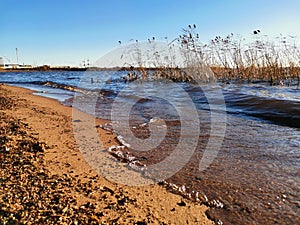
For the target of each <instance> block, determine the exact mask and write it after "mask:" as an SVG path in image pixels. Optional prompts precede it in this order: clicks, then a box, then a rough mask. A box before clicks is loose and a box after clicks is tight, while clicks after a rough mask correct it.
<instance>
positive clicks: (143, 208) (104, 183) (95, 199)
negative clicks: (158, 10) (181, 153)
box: [0, 85, 214, 224]
mask: <svg viewBox="0 0 300 225" xmlns="http://www.w3.org/2000/svg"><path fill="white" fill-rule="evenodd" d="M0 96H1V98H2V100H1V101H2V107H1V115H2V117H3V118H6V120H5V119H4V120H3V121H10V120H14V121H16V123H19V124H20V125H18V127H20V129H21V128H22V138H24V139H26V138H27V139H28V138H29V139H30V140H31V141H32V140H36V141H37V142H38V143H39V146H42V147H41V148H43V154H41V155H38V156H37V154H36V153H32V152H31V153H30V154H31V155H32V157H31V158H32V160H33V161H34V162H33V163H32V164H33V165H34V168H37V170H42V171H46V172H44V173H46V174H47V176H46V177H47V178H45V176H44V177H43V178H42V179H45V180H46V181H42V182H39V188H44V187H43V185H46V184H52V183H51V182H52V180H53V179H54V178H55V179H56V180H57V181H56V182H58V183H59V182H62V184H63V185H58V186H56V188H54V189H53V188H52V186H51V185H50V186H49V188H50V189H49V194H48V197H49V198H50V199H52V196H55V195H56V193H60V195H61V198H62V200H61V201H60V203H59V204H60V205H59V207H56V208H55V207H53V206H52V205H51V204H52V202H53V199H52V200H51V201H50V200H49V204H46V203H47V201H48V200H43V197H42V196H43V195H40V196H38V198H41V199H40V200H39V201H38V202H43V201H45V205H44V206H42V205H39V203H38V202H34V203H33V205H34V206H32V207H36V209H39V210H41V209H40V208H43V207H44V208H45V209H43V210H46V211H47V207H48V208H49V207H50V208H51V211H49V210H48V211H49V212H50V213H48V214H45V213H44V214H34V215H35V216H33V219H32V220H34V221H41V219H40V218H43V219H44V221H48V222H46V223H49V224H51V222H50V221H54V222H52V223H61V224H72V223H73V224H81V223H82V224H85V223H94V224H214V223H213V222H212V221H211V220H209V219H208V218H207V216H206V215H205V211H206V210H207V209H208V208H207V206H204V205H200V204H199V203H195V202H192V201H190V200H188V199H185V198H183V197H182V196H179V195H176V194H173V193H171V192H169V191H168V190H166V189H165V188H164V187H163V186H160V185H158V184H151V185H146V186H139V187H136V186H128V185H122V184H116V183H114V182H111V181H109V180H108V179H106V178H104V177H102V176H101V174H99V173H97V172H95V170H94V169H93V168H92V167H91V166H90V164H89V163H87V162H86V160H85V159H84V157H83V156H82V154H81V152H80V151H79V149H78V147H77V144H76V140H75V138H74V133H73V126H72V120H73V118H72V108H71V107H67V106H63V105H61V104H60V103H59V102H57V101H55V100H53V99H48V98H44V97H41V96H37V95H34V94H32V91H30V90H27V89H23V88H18V87H12V86H6V85H1V86H0ZM9 101H11V102H9ZM81 115H82V116H84V117H85V118H89V117H90V116H89V115H85V114H83V113H82V114H81ZM96 122H97V124H98V125H99V124H104V123H106V122H107V121H104V120H97V121H96ZM7 124H9V122H7ZM7 124H6V125H7ZM3 126H4V125H3ZM23 130H24V132H25V134H24V132H23ZM97 131H98V134H99V137H100V138H101V141H102V143H103V144H104V147H105V148H108V147H110V146H112V145H118V144H119V143H118V142H117V140H116V139H115V136H114V135H113V134H112V133H110V132H108V131H106V130H103V129H101V128H98V129H97ZM9 134H10V135H11V132H10V133H9ZM27 134H28V135H27ZM26 135H27V136H26ZM15 136H16V135H15ZM16 143H17V142H16ZM18 143H19V142H18ZM12 148H13V147H12ZM3 151H4V150H3ZM10 154H13V153H10ZM30 154H29V155H30ZM0 156H1V155H0ZM4 156H5V157H7V156H6V155H4ZM5 157H4V158H3V157H2V160H5ZM41 157H42V160H40V158H41ZM0 159H1V158H0ZM10 160H12V158H10ZM4 169H5V168H4ZM2 170H3V168H2ZM2 172H3V171H2ZM133 173H134V172H133ZM37 174H39V173H37ZM26 176H27V175H26ZM37 176H40V175H37ZM127 179H128V178H127ZM49 180H50V181H51V182H50V181H49ZM5 182H8V181H5ZM18 182H21V183H22V182H24V181H23V180H19V181H18ZM26 182H28V181H26ZM51 188H52V189H51ZM44 189H47V188H44ZM44 189H43V190H44ZM2 191H3V193H2V194H1V195H0V196H1V197H2V200H3V198H5V197H6V198H7V193H4V189H3V190H2ZM45 196H47V194H46V195H45ZM64 199H73V200H72V201H71V200H64ZM0 201H1V199H0ZM22 201H23V200H20V199H19V200H18V198H17V199H12V200H10V204H9V205H8V206H5V207H6V208H3V207H4V206H3V205H0V206H1V207H2V209H1V210H2V211H1V212H2V215H1V213H0V217H1V216H2V217H3V218H4V216H6V217H8V215H9V213H13V214H14V215H19V217H16V216H15V217H14V218H15V220H16V221H18V222H20V221H21V222H24V221H27V222H28V221H30V218H29V217H30V216H28V215H27V214H24V213H23V214H22V213H20V212H19V211H20V210H21V211H22V210H23V212H24V211H26V210H27V209H26V207H27V205H26V206H24V205H23V206H22ZM16 204H17V206H18V207H15V208H13V207H12V205H13V206H15V205H16ZM35 204H36V205H35ZM27 208H28V207H27ZM57 208H59V209H57ZM3 209H5V210H6V211H5V210H3ZM25 209H26V210H25ZM18 210H19V211H18ZM43 210H42V211H41V212H43ZM57 210H60V211H57ZM35 211H37V210H35ZM3 212H5V213H6V214H5V213H3ZM38 212H40V211H38ZM18 213H19V214H18ZM44 217H45V218H44ZM6 219H7V218H6ZM37 219H40V220H37ZM34 223H37V222H33V224H34Z"/></svg>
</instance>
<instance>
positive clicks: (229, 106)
mask: <svg viewBox="0 0 300 225" xmlns="http://www.w3.org/2000/svg"><path fill="white" fill-rule="evenodd" d="M125 75H126V74H124V72H120V71H118V72H89V73H86V74H83V73H82V72H43V73H41V72H34V73H33V72H31V73H26V72H24V73H2V74H1V75H0V82H4V83H11V84H13V85H18V86H23V87H27V88H30V89H34V90H36V91H37V94H39V95H44V96H47V97H52V98H55V99H58V100H60V101H62V102H63V103H64V104H69V105H71V104H72V97H73V95H74V92H75V91H77V93H78V94H77V95H78V96H79V98H78V101H82V104H83V105H86V103H87V102H86V101H90V100H91V99H90V98H89V97H86V96H91V95H89V94H88V95H87V93H90V94H95V93H96V95H95V96H97V97H96V100H97V104H96V106H97V107H96V110H95V109H93V108H92V109H89V108H84V109H82V110H85V111H87V112H89V113H92V114H96V115H97V116H98V117H101V118H105V119H111V112H112V107H113V105H112V104H113V103H114V102H115V101H116V99H117V100H118V101H119V103H120V105H121V106H122V104H123V105H124V106H125V105H131V106H132V107H131V110H130V116H129V126H130V127H129V129H130V130H131V132H132V133H133V134H134V135H135V137H136V138H139V139H141V140H143V139H144V140H146V139H147V138H151V135H153V134H151V131H150V130H149V128H150V123H151V119H153V118H160V119H163V121H165V122H162V125H164V126H161V127H162V128H163V127H165V128H166V130H167V133H166V136H165V138H164V140H163V142H162V143H159V144H158V146H157V147H156V148H155V149H153V150H151V151H144V152H142V151H136V150H134V149H131V153H132V154H133V155H135V156H136V157H137V158H138V159H139V161H140V162H142V163H143V164H146V165H148V166H150V165H155V164H156V163H158V162H160V161H163V160H164V159H165V158H166V157H168V155H170V154H171V153H172V151H174V148H176V145H178V143H179V141H180V137H181V136H182V134H181V131H182V126H183V124H184V123H183V121H181V118H180V116H179V114H180V112H184V115H185V116H186V117H185V118H186V119H187V120H191V121H193V119H195V118H189V115H193V113H192V112H193V110H194V107H195V108H196V109H197V114H198V118H197V119H198V120H199V121H200V125H199V127H200V133H199V134H198V135H199V139H198V140H196V142H198V143H196V145H197V148H196V150H195V151H194V153H193V156H192V157H191V159H190V160H189V163H187V164H186V165H185V166H184V167H183V168H182V169H181V170H180V171H179V172H178V173H176V174H175V175H174V176H172V177H171V178H168V179H167V180H166V183H167V184H166V185H167V186H169V187H172V188H173V189H174V190H175V191H176V190H177V192H181V193H183V194H185V195H187V196H190V197H191V198H193V199H194V200H195V201H196V200H197V199H199V201H201V202H204V203H205V204H207V205H210V206H211V209H210V210H209V211H208V215H209V216H210V217H211V218H213V219H215V220H220V221H222V222H223V223H224V224H275V223H278V224H296V223H297V221H300V197H299V193H300V188H299V187H300V90H299V89H297V87H296V86H293V87H270V86H268V85H267V84H264V83H261V84H230V85H229V84H227V85H223V84H214V85H205V86H201V87H200V86H199V85H189V84H183V83H182V84H176V85H175V86H174V84H173V83H170V82H165V81H141V82H133V83H130V84H128V83H125V82H124V80H123V79H122V76H125ZM220 90H221V92H220ZM158 92H159V93H161V94H160V95H159V96H158V95H157V93H158ZM97 93H98V94H97ZM186 93H187V94H188V96H189V97H190V98H191V99H192V100H193V103H194V104H193V105H194V106H189V105H187V104H186V97H187V96H186V95H185V94H186ZM220 93H221V95H222V96H220ZM145 96H147V97H145ZM208 96H210V97H209V98H208ZM223 97H224V99H225V102H226V112H227V113H226V114H224V112H223V111H222V110H223V109H224V108H223V106H222V101H221V100H222V98H223ZM208 102H209V104H208ZM120 105H119V106H120ZM212 108H213V109H214V110H215V112H216V114H215V115H214V116H216V117H219V119H220V118H221V119H222V118H223V117H226V119H225V120H223V121H224V122H225V126H226V132H225V136H224V140H223V142H222V145H221V148H220V149H219V151H218V152H217V153H218V154H217V157H216V158H215V159H214V161H213V162H212V164H211V165H210V166H209V167H208V168H207V169H206V170H203V171H200V170H199V162H200V160H201V158H203V154H204V153H205V149H206V148H207V146H208V141H209V138H211V137H212V132H211V130H212V122H213V120H212V117H211V115H212V114H211V113H212V111H211V109H212ZM118 110H120V111H118ZM113 111H114V113H115V114H117V115H123V114H122V113H123V111H124V107H114V108H113ZM190 117H192V116H190ZM223 125H224V124H222V126H223ZM158 126H159V125H158ZM191 127H192V125H191ZM220 129H221V127H220ZM195 133H196V134H197V130H194V129H190V132H189V133H188V134H185V136H184V138H185V139H188V140H190V141H191V142H193V141H195V137H194V134H195ZM152 138H153V136H152ZM127 141H128V142H129V143H130V140H127ZM141 148H143V146H141ZM187 151H188V150H187ZM183 154H184V152H183ZM173 163H180V158H179V159H178V162H176V160H174V162H173ZM197 192H198V194H197Z"/></svg>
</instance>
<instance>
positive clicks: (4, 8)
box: [0, 0, 300, 65]
mask: <svg viewBox="0 0 300 225" xmlns="http://www.w3.org/2000/svg"><path fill="white" fill-rule="evenodd" d="M299 12H300V1H299V0H247V1H246V0H244V1H243V0H214V1H213V0H194V1H189V0H180V1H179V0H173V1H169V0H166V1H164V0H151V1H144V0H123V1H122V0H119V1H117V0H87V1H79V0H51V1H46V0H45V1H44V0H26V1H25V0H24V1H23V0H21V1H20V0H0V56H5V57H6V58H8V59H10V60H11V61H12V62H16V55H15V49H16V48H18V50H19V63H23V62H24V63H25V64H35V65H41V64H52V65H79V64H80V63H81V62H82V60H84V59H87V58H89V59H90V60H91V62H93V61H94V60H97V59H98V58H99V57H101V56H102V55H104V54H105V53H107V52H109V51H110V50H111V49H114V48H116V47H117V46H118V40H121V41H122V42H123V43H127V42H129V41H130V40H131V39H138V40H141V41H142V40H147V38H149V37H152V36H155V37H157V39H160V38H164V37H166V36H167V37H169V39H173V38H175V37H177V36H178V35H179V34H180V32H181V29H182V28H183V27H186V26H187V25H188V24H194V23H195V24H197V26H198V31H199V33H200V36H201V39H202V41H203V42H207V41H209V40H210V39H212V38H214V37H215V36H216V35H221V36H222V35H226V34H228V33H231V32H233V33H236V34H240V35H243V36H247V35H250V33H251V32H252V31H253V30H254V29H260V30H261V31H262V32H263V33H264V34H267V35H270V36H276V35H279V34H280V33H282V34H285V35H287V34H290V35H297V36H298V38H299V37H300V13H299ZM6 58H4V60H5V61H6V62H7V60H6Z"/></svg>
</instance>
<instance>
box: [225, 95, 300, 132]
mask: <svg viewBox="0 0 300 225" xmlns="http://www.w3.org/2000/svg"><path fill="white" fill-rule="evenodd" d="M225 101H226V106H227V110H228V112H229V113H232V114H245V115H249V116H254V117H257V118H261V119H264V120H268V121H271V122H273V123H275V124H279V125H286V126H290V127H295V128H300V103H299V102H298V101H293V100H280V99H270V98H266V97H259V96H252V95H246V94H241V93H236V92H229V93H226V94H225Z"/></svg>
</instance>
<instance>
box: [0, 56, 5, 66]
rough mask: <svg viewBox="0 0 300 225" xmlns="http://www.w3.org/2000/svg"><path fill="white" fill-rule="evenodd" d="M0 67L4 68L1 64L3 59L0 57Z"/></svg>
mask: <svg viewBox="0 0 300 225" xmlns="http://www.w3.org/2000/svg"><path fill="white" fill-rule="evenodd" d="M0 67H4V62H3V58H2V57H0Z"/></svg>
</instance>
